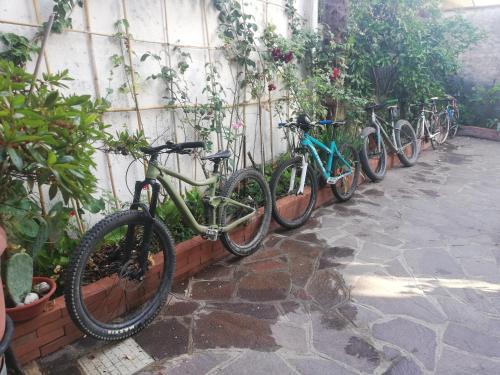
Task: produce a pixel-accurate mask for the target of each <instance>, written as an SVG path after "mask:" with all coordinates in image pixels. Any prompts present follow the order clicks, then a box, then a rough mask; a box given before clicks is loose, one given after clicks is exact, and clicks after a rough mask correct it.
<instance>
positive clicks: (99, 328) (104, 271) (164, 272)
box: [65, 210, 175, 340]
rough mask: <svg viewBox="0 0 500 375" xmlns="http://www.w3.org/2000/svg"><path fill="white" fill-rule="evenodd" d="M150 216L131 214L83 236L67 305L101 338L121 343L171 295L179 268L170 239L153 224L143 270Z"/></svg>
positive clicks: (68, 287)
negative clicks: (144, 245)
mask: <svg viewBox="0 0 500 375" xmlns="http://www.w3.org/2000/svg"><path fill="white" fill-rule="evenodd" d="M149 220H151V219H149V218H148V216H147V214H146V213H144V212H142V211H138V210H130V211H124V212H118V213H115V214H113V215H110V216H108V217H106V218H104V219H102V220H101V221H100V222H98V223H97V224H96V225H95V226H94V227H93V228H92V229H90V230H89V231H88V232H87V233H86V234H85V235H84V236H83V238H82V241H81V242H80V245H79V246H78V247H77V248H76V249H75V252H74V254H73V256H72V258H71V260H70V264H69V266H68V269H67V270H66V288H65V301H66V306H67V308H68V311H69V314H70V316H71V319H72V320H73V322H74V323H75V324H76V325H77V326H78V327H79V328H80V329H81V330H82V331H83V332H84V333H86V334H87V335H90V336H92V337H94V338H97V339H99V340H121V339H124V338H126V337H129V336H132V335H134V334H136V333H137V332H139V331H141V330H142V329H143V328H145V327H146V326H147V325H148V324H149V323H150V322H151V321H152V320H153V319H154V317H155V316H156V315H157V314H158V312H159V310H160V308H161V307H162V306H163V303H164V301H165V299H166V297H167V295H168V292H169V291H170V286H171V283H172V278H173V274H174V269H175V252H174V242H173V240H172V236H171V235H170V233H169V232H168V229H167V228H166V227H165V225H164V224H163V223H162V222H160V221H159V220H157V219H153V221H152V222H150V223H151V240H150V243H149V246H148V247H147V249H148V250H149V256H148V259H147V266H146V269H145V270H144V272H141V266H140V253H141V251H140V249H141V246H142V244H143V237H144V236H143V235H144V233H145V230H146V225H148V224H147V223H148V221H149Z"/></svg>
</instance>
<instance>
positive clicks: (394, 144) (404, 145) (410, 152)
mask: <svg viewBox="0 0 500 375" xmlns="http://www.w3.org/2000/svg"><path fill="white" fill-rule="evenodd" d="M381 109H387V110H388V111H389V114H390V118H391V120H390V123H389V122H387V121H385V120H384V119H383V118H382V117H380V116H378V115H377V114H376V111H378V110H381ZM365 111H367V112H368V113H369V114H370V124H369V126H368V127H366V128H364V129H363V131H362V132H361V138H362V140H363V145H362V147H361V151H360V160H361V164H362V166H363V171H364V172H365V174H366V176H367V177H368V178H369V179H370V180H372V181H373V182H378V181H381V180H382V179H383V178H384V176H385V173H386V170H387V151H386V144H387V145H388V146H389V147H390V148H391V149H392V151H394V152H395V153H396V154H397V156H398V158H399V160H400V161H401V164H402V165H403V166H405V167H411V166H412V165H414V164H415V162H416V161H417V158H418V147H417V141H416V136H415V131H414V130H413V128H412V126H411V124H410V123H409V122H408V121H407V120H403V119H399V120H397V121H396V118H397V117H398V112H399V106H398V104H397V100H390V101H386V102H385V103H382V104H374V105H370V106H367V107H366V108H365ZM387 128H390V130H388V129H387ZM389 131H390V133H391V135H390V136H389Z"/></svg>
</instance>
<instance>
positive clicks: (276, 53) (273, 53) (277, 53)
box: [271, 47, 283, 61]
mask: <svg viewBox="0 0 500 375" xmlns="http://www.w3.org/2000/svg"><path fill="white" fill-rule="evenodd" d="M271 56H272V57H273V60H275V61H278V60H281V59H282V58H283V53H282V52H281V49H279V48H278V47H276V48H273V49H272V50H271Z"/></svg>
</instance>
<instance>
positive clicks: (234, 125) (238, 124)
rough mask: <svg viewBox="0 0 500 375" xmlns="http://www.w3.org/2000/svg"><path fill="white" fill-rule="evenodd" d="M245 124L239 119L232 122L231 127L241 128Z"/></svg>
mask: <svg viewBox="0 0 500 375" xmlns="http://www.w3.org/2000/svg"><path fill="white" fill-rule="evenodd" d="M244 125H245V124H244V123H243V121H241V120H237V121H235V122H233V123H232V125H231V127H232V128H233V129H235V130H238V129H241V128H242V127H243V126H244Z"/></svg>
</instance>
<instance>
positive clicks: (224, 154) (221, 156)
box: [200, 150, 231, 161]
mask: <svg viewBox="0 0 500 375" xmlns="http://www.w3.org/2000/svg"><path fill="white" fill-rule="evenodd" d="M229 157H231V151H229V150H225V151H219V152H218V153H216V154H212V155H207V156H203V157H201V158H200V159H201V160H210V161H221V160H222V159H227V158H229Z"/></svg>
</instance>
